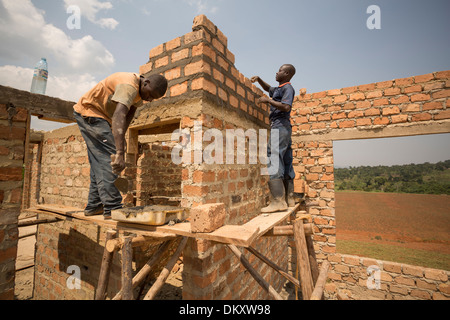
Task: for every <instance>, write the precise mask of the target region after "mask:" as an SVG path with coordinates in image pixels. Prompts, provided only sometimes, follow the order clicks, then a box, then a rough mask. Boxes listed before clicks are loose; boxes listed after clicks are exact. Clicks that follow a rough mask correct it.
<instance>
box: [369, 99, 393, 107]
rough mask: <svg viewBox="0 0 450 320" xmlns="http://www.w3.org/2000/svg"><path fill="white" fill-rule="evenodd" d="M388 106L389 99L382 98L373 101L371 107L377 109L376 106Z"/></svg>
mask: <svg viewBox="0 0 450 320" xmlns="http://www.w3.org/2000/svg"><path fill="white" fill-rule="evenodd" d="M388 104H389V99H386V98H383V99H376V100H374V101H373V106H374V107H378V106H386V105H388Z"/></svg>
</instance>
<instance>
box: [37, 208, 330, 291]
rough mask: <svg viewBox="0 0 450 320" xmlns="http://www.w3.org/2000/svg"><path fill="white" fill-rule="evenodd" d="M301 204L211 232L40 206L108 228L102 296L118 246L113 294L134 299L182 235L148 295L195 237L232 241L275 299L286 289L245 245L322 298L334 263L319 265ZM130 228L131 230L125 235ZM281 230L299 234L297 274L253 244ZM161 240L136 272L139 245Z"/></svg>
mask: <svg viewBox="0 0 450 320" xmlns="http://www.w3.org/2000/svg"><path fill="white" fill-rule="evenodd" d="M299 207H300V204H297V205H296V206H295V207H291V208H289V209H288V210H286V211H283V212H276V213H271V214H261V215H259V216H257V217H255V218H254V219H252V220H250V221H249V222H247V223H245V224H243V225H224V226H222V227H220V228H218V229H216V230H215V231H213V232H210V233H193V232H191V231H190V223H189V222H181V223H177V224H174V225H164V226H147V225H139V224H128V223H122V222H117V221H114V220H104V219H103V217H102V216H93V217H86V216H84V214H83V211H82V210H80V209H79V208H73V207H65V206H59V205H38V207H37V212H41V213H45V214H50V215H52V216H54V217H55V218H57V219H58V220H67V219H69V220H71V219H79V220H84V221H86V222H87V223H94V224H98V225H101V226H103V227H106V228H107V229H108V231H107V233H106V243H105V249H104V253H103V258H102V265H101V268H100V275H99V279H98V286H97V288H96V293H95V299H96V300H104V299H106V298H107V297H106V292H107V287H108V281H109V275H110V270H111V265H112V260H113V256H114V253H115V252H117V251H119V250H121V252H122V266H121V267H122V270H121V282H122V283H121V289H120V291H119V292H118V293H117V294H116V295H115V296H114V297H111V298H112V299H113V300H132V299H133V290H134V288H136V287H137V286H139V285H141V284H142V283H143V282H144V281H145V279H146V278H147V275H148V274H149V273H150V271H151V270H152V268H153V267H154V266H155V265H156V264H157V263H158V261H160V259H161V258H162V257H163V255H164V253H166V252H167V249H168V248H169V247H170V244H171V243H172V241H178V240H179V244H178V247H177V249H176V251H175V253H173V255H172V256H171V257H170V258H169V260H168V262H167V264H166V265H165V267H164V268H163V270H162V271H161V273H160V274H159V276H158V277H157V279H156V281H155V282H154V283H153V285H152V286H151V288H150V289H149V290H148V292H147V294H146V295H145V297H144V300H152V299H153V298H154V297H155V296H156V294H157V293H158V292H159V290H160V289H161V288H162V286H163V285H164V283H165V282H166V280H167V278H168V276H169V274H170V272H171V270H172V269H173V267H174V265H175V263H176V262H177V260H178V258H179V257H180V255H181V254H182V252H183V249H184V247H185V246H186V243H187V240H188V239H189V238H198V239H204V240H211V241H215V242H218V243H222V244H224V245H226V246H227V248H228V249H229V250H230V251H231V252H232V253H233V254H234V255H235V256H236V257H237V258H238V260H239V262H240V263H241V264H242V265H243V266H244V267H245V269H246V270H248V272H249V273H250V275H251V276H252V277H253V278H254V279H255V280H256V281H257V283H258V284H259V285H260V286H261V287H262V288H263V289H264V290H265V291H266V292H267V293H268V294H269V295H270V296H271V297H272V298H273V299H276V300H283V298H282V297H281V295H280V294H279V293H278V292H277V291H276V290H275V289H274V288H273V287H272V286H271V285H270V283H268V282H267V281H266V280H265V279H264V278H263V277H262V276H261V275H260V274H259V273H258V272H257V271H256V269H255V268H253V267H252V265H251V263H250V262H249V260H248V259H247V258H246V257H245V256H244V254H243V250H242V249H239V248H243V249H244V250H246V251H248V252H250V253H251V254H253V255H254V256H256V257H257V258H258V259H259V260H261V261H262V262H264V263H265V264H267V265H268V266H269V267H270V268H272V269H273V270H275V271H276V272H277V273H279V274H280V275H281V276H283V277H284V278H285V279H287V280H288V281H290V282H291V283H292V284H293V285H294V286H295V288H296V291H297V290H301V293H302V297H303V299H304V300H321V299H322V298H323V291H324V286H325V283H326V280H327V274H328V269H329V266H330V264H329V262H328V261H327V260H324V261H323V262H322V265H321V267H320V269H319V266H318V263H317V259H316V255H315V252H314V247H313V242H312V238H311V236H312V235H313V233H314V231H313V225H312V223H310V222H309V221H310V220H311V218H310V216H309V215H307V214H306V212H304V211H299ZM295 216H296V218H294V220H293V221H292V223H291V224H289V225H283V226H280V224H281V223H282V222H285V221H286V220H287V219H288V218H289V217H295ZM44 220H45V219H44ZM47 220H48V219H47ZM45 222H55V220H54V219H53V220H51V219H50V220H49V221H42V223H45ZM119 233H120V234H119ZM124 233H128V234H130V235H124ZM279 236H293V238H294V242H295V251H296V257H297V261H296V262H297V271H298V277H297V278H296V277H295V276H294V275H291V274H290V273H289V272H287V271H286V270H283V269H282V268H281V267H279V266H278V265H276V264H275V263H274V262H272V261H271V260H270V259H268V258H267V257H265V256H264V255H263V254H261V253H260V252H258V251H257V250H255V249H254V248H253V247H252V244H253V243H254V242H255V241H256V240H257V239H259V238H260V237H279ZM155 240H158V241H162V244H161V245H160V246H159V248H158V249H157V250H156V252H155V253H154V254H153V255H152V256H151V258H150V259H149V260H148V261H147V262H146V263H145V265H144V266H143V267H142V268H141V269H140V270H139V271H138V272H137V273H136V275H135V276H134V277H133V274H132V256H133V248H135V247H138V246H142V245H144V244H145V243H148V242H152V241H155Z"/></svg>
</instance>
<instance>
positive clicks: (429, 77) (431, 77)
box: [414, 73, 434, 83]
mask: <svg viewBox="0 0 450 320" xmlns="http://www.w3.org/2000/svg"><path fill="white" fill-rule="evenodd" d="M430 80H434V75H433V74H432V73H428V74H424V75H421V76H415V77H414V81H415V82H416V83H420V82H427V81H430Z"/></svg>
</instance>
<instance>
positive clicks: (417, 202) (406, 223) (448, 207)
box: [336, 191, 450, 254]
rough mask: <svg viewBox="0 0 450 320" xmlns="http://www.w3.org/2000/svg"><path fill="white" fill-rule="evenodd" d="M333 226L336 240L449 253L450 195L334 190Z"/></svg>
mask: <svg viewBox="0 0 450 320" xmlns="http://www.w3.org/2000/svg"><path fill="white" fill-rule="evenodd" d="M336 226H337V229H336V230H337V231H336V232H337V233H336V237H337V240H356V241H364V242H373V243H375V242H376V243H380V244H390V245H395V246H401V247H407V248H411V249H422V250H427V251H435V252H441V253H446V254H450V196H449V195H425V194H399V193H369V192H350V191H349V192H336ZM375 237H376V238H375ZM337 249H338V252H339V248H337Z"/></svg>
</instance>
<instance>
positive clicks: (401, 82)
mask: <svg viewBox="0 0 450 320" xmlns="http://www.w3.org/2000/svg"><path fill="white" fill-rule="evenodd" d="M413 83H414V78H413V77H409V78H402V79H396V80H395V85H397V86H408V85H411V84H413Z"/></svg>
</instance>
